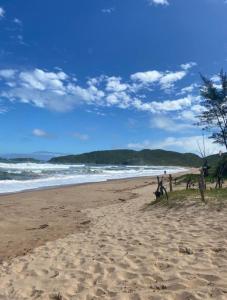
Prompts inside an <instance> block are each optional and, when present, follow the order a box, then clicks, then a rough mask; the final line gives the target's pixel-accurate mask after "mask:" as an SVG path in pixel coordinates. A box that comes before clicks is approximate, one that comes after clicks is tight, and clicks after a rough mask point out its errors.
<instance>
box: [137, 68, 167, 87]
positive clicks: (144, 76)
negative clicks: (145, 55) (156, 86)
mask: <svg viewBox="0 0 227 300" xmlns="http://www.w3.org/2000/svg"><path fill="white" fill-rule="evenodd" d="M160 78H162V73H161V72H159V71H156V70H153V71H147V72H137V73H135V74H132V75H131V79H132V80H133V81H139V82H141V83H144V84H150V83H154V82H157V81H158V80H159V79H160Z"/></svg>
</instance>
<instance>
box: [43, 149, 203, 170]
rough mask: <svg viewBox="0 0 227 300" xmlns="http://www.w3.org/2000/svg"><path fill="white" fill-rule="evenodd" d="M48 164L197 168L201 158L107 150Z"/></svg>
mask: <svg viewBox="0 0 227 300" xmlns="http://www.w3.org/2000/svg"><path fill="white" fill-rule="evenodd" d="M49 162H51V163H60V164H80V163H86V164H117V165H153V166H185V167H199V166H200V165H201V163H202V160H201V158H200V157H199V156H198V155H196V154H193V153H178V152H174V151H165V150H159V149H158V150H149V149H144V150H141V151H134V150H124V149H123V150H108V151H95V152H90V153H84V154H78V155H68V156H60V157H55V158H52V159H51V160H50V161H49Z"/></svg>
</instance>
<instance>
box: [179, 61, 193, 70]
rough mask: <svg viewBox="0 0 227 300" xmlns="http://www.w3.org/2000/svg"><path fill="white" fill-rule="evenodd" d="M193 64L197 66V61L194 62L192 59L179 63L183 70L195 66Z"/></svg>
mask: <svg viewBox="0 0 227 300" xmlns="http://www.w3.org/2000/svg"><path fill="white" fill-rule="evenodd" d="M195 66H197V63H196V62H194V61H191V62H189V63H186V64H182V65H181V68H182V69H183V70H185V71H187V70H190V69H191V68H193V67H195Z"/></svg>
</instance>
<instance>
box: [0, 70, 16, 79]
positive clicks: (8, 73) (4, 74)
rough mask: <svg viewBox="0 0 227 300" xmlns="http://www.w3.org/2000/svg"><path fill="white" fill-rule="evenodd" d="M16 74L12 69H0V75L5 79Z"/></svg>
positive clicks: (11, 77)
mask: <svg viewBox="0 0 227 300" xmlns="http://www.w3.org/2000/svg"><path fill="white" fill-rule="evenodd" d="M15 74H16V71H15V70H13V69H2V70H0V77H3V78H5V79H13V78H14V76H15Z"/></svg>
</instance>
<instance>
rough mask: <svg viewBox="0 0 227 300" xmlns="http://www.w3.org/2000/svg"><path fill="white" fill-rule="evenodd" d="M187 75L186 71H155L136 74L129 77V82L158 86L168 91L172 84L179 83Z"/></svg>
mask: <svg viewBox="0 0 227 300" xmlns="http://www.w3.org/2000/svg"><path fill="white" fill-rule="evenodd" d="M186 75H187V72H186V71H177V72H170V71H166V72H159V71H157V70H152V71H146V72H137V73H135V74H132V75H131V80H132V81H135V82H140V83H141V84H142V85H144V86H146V85H150V84H151V85H152V84H154V83H156V84H159V85H160V86H161V88H162V89H169V88H171V87H173V85H174V83H176V82H177V81H180V80H181V79H183V78H184V77H185V76H186Z"/></svg>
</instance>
